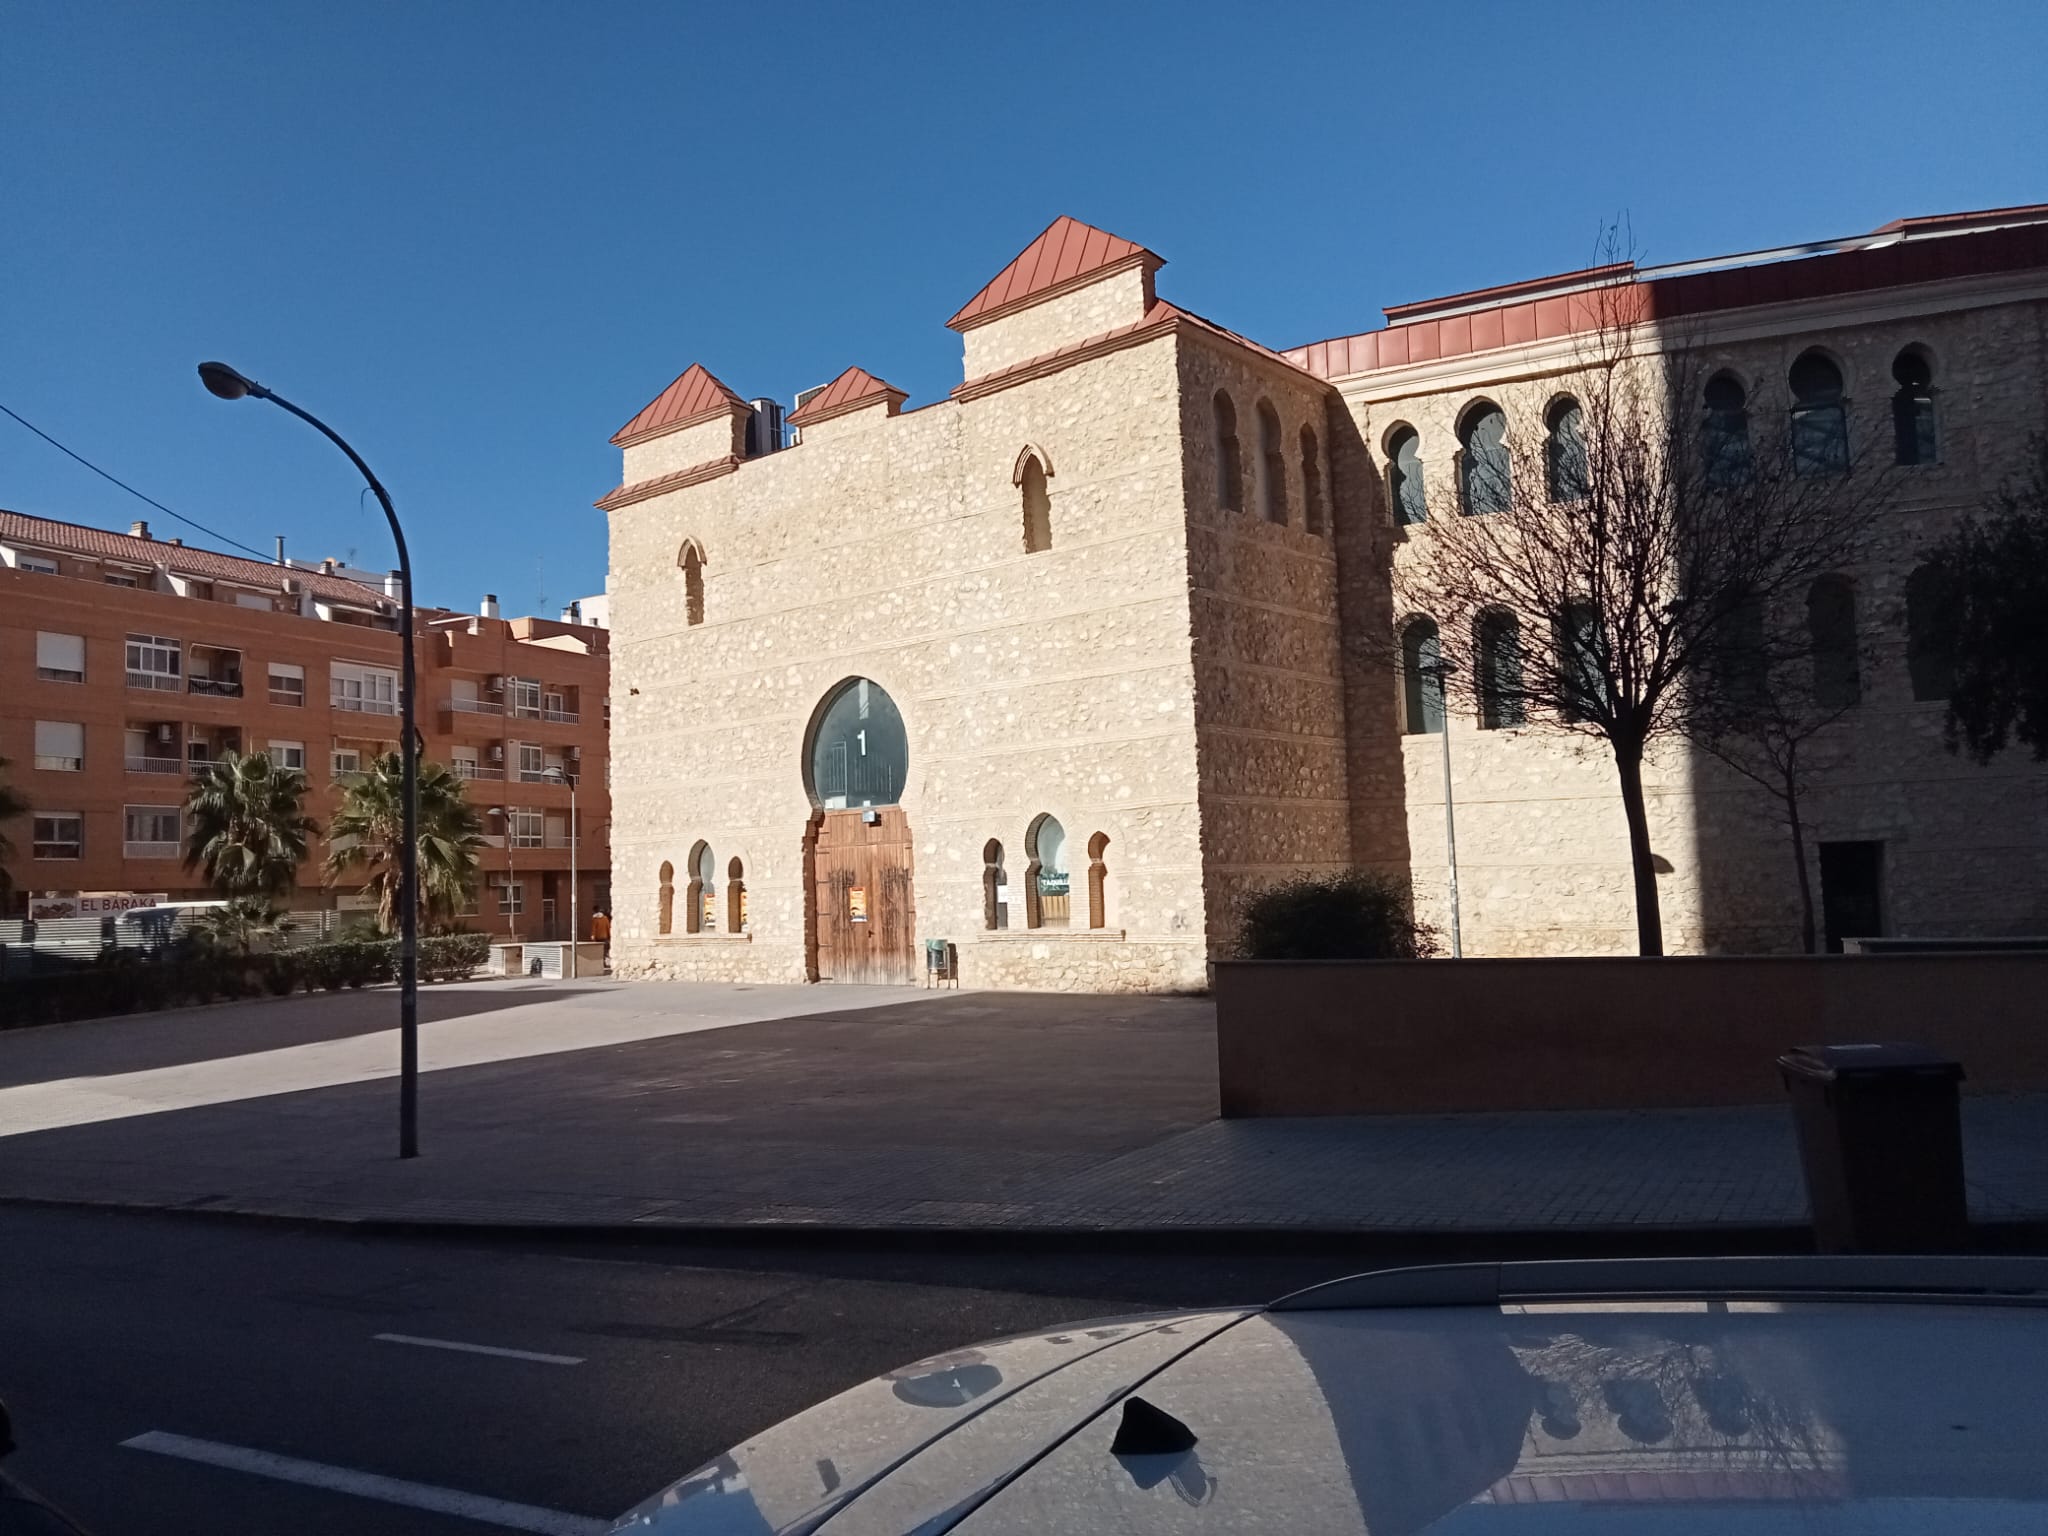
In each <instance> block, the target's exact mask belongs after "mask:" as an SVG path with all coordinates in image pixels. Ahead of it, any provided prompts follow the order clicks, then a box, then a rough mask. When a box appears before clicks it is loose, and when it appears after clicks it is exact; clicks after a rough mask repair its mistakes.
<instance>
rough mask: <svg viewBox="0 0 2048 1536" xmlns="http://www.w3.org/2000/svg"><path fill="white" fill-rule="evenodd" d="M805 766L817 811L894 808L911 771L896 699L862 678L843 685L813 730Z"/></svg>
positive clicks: (907, 744) (830, 699)
mask: <svg viewBox="0 0 2048 1536" xmlns="http://www.w3.org/2000/svg"><path fill="white" fill-rule="evenodd" d="M808 766H809V770H810V773H809V777H810V783H809V786H808V787H809V789H810V792H811V800H812V802H813V803H814V804H816V805H817V806H818V807H819V808H820V809H821V810H827V811H844V810H858V809H860V808H861V807H864V806H879V805H894V804H896V802H897V801H898V800H900V799H902V797H903V779H904V775H905V774H906V773H907V772H908V771H909V767H910V742H909V738H908V737H907V736H906V735H905V734H904V730H903V716H902V715H900V714H899V713H897V710H896V701H895V700H894V699H892V698H890V697H889V695H888V694H886V693H884V692H883V691H882V687H881V685H880V684H879V683H871V682H869V681H868V680H867V679H866V678H864V677H854V678H849V679H847V680H846V681H845V682H843V683H841V684H840V685H839V686H838V687H837V688H835V689H834V690H833V691H832V693H831V694H830V695H829V696H828V697H827V698H826V701H825V704H824V707H823V708H822V709H820V711H819V712H818V716H817V723H816V724H815V725H814V726H812V728H811V743H810V752H809V754H808Z"/></svg>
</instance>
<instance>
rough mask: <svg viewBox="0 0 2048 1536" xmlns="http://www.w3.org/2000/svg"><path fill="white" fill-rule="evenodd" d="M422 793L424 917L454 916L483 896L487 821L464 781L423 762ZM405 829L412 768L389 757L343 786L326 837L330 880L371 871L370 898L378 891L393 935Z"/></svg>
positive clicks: (380, 918) (382, 920)
mask: <svg viewBox="0 0 2048 1536" xmlns="http://www.w3.org/2000/svg"><path fill="white" fill-rule="evenodd" d="M419 794H420V820H419V871H420V915H421V916H422V917H425V918H427V919H429V920H431V919H433V918H434V917H436V916H440V917H448V918H452V917H453V916H454V915H455V914H456V913H457V912H459V911H460V910H461V909H462V908H463V907H464V906H465V905H467V904H468V901H469V898H470V897H471V896H472V895H473V894H475V891H476V887H477V877H478V874H479V872H480V868H481V866H480V865H479V864H478V862H477V850H479V849H480V848H482V847H483V845H484V839H483V819H482V818H481V817H480V816H478V815H477V813H476V808H475V807H474V806H472V805H471V804H470V803H469V796H468V795H467V794H465V793H464V792H463V788H462V780H460V779H458V778H457V777H455V775H454V774H452V773H450V772H449V771H448V769H447V767H446V765H444V764H441V763H430V762H427V761H426V760H425V759H424V758H422V759H421V760H420V764H419ZM404 827H405V764H404V762H403V760H401V759H400V757H399V755H398V754H397V753H396V752H386V753H385V754H384V755H383V756H381V757H379V758H377V759H376V760H375V761H374V762H372V763H371V764H370V766H369V769H368V771H367V772H365V773H364V774H363V775H362V776H361V777H360V778H358V779H356V780H355V781H354V782H352V783H350V784H348V785H347V786H346V787H345V788H344V789H343V791H342V800H341V808H340V809H339V810H337V811H336V812H335V813H334V824H333V826H332V828H331V829H330V830H329V834H328V840H327V875H328V879H329V881H330V882H332V881H333V880H335V879H337V878H339V877H340V876H342V875H345V874H348V873H350V872H351V871H354V870H358V869H360V870H364V871H367V874H368V878H367V879H365V881H364V882H363V893H364V894H365V895H370V894H373V893H374V894H375V896H376V898H377V926H378V927H379V928H381V929H383V931H384V932H386V933H389V932H391V930H392V929H393V928H394V927H396V926H397V922H398V897H399V883H400V871H399V858H398V846H399V843H400V841H401V840H402V839H403V838H404V835H405V832H404Z"/></svg>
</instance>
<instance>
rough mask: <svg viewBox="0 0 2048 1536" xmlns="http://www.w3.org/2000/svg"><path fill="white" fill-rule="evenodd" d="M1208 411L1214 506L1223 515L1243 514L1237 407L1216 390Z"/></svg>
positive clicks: (1242, 479)
mask: <svg viewBox="0 0 2048 1536" xmlns="http://www.w3.org/2000/svg"><path fill="white" fill-rule="evenodd" d="M1210 409H1211V413H1212V421H1213V424H1214V426H1215V437H1216V442H1215V450H1216V504H1217V505H1218V506H1219V507H1221V508H1223V510H1224V511H1226V512H1242V511H1243V510H1244V451H1243V450H1242V449H1241V448H1240V447H1239V446H1238V441H1237V407H1236V406H1235V405H1233V404H1232V403H1231V400H1230V396H1229V395H1228V394H1226V393H1224V392H1223V391H1222V390H1220V389H1219V390H1217V391H1216V398H1215V399H1214V400H1213V401H1211V402H1210Z"/></svg>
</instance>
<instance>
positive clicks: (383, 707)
mask: <svg viewBox="0 0 2048 1536" xmlns="http://www.w3.org/2000/svg"><path fill="white" fill-rule="evenodd" d="M327 702H328V703H329V704H330V705H331V706H332V707H333V708H335V709H345V710H348V711H350V712H351V713H353V714H358V715H395V714H397V713H398V703H397V701H396V700H395V699H357V698H349V697H346V696H344V695H340V694H337V695H335V696H334V697H333V698H331V699H329V700H328V701H327Z"/></svg>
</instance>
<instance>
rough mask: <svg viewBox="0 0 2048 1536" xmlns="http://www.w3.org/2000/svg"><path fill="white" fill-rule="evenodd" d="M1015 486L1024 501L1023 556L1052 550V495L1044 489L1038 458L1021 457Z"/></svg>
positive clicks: (1030, 455) (1042, 473) (1028, 455)
mask: <svg viewBox="0 0 2048 1536" xmlns="http://www.w3.org/2000/svg"><path fill="white" fill-rule="evenodd" d="M1017 487H1018V491H1019V493H1020V494H1021V496H1022V497H1023V501H1024V553H1025V554H1027V555H1036V554H1042V553H1044V552H1045V551H1046V550H1048V549H1051V548H1052V496H1051V494H1050V493H1049V492H1048V491H1047V490H1046V488H1045V466H1044V465H1043V464H1041V463H1039V462H1038V455H1036V454H1027V455H1026V456H1025V459H1024V467H1023V468H1022V469H1021V470H1020V471H1019V472H1018V475H1017Z"/></svg>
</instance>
